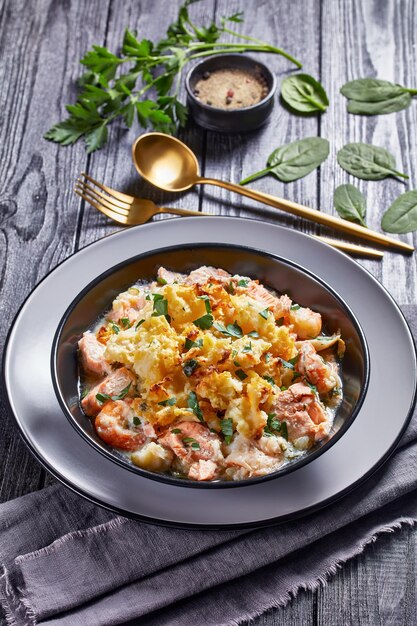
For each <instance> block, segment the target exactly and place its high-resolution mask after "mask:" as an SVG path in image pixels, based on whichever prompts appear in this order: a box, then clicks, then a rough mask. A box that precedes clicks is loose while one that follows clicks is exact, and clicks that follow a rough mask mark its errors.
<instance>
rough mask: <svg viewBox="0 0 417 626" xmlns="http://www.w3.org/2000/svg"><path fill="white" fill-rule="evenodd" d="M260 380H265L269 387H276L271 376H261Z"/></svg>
mask: <svg viewBox="0 0 417 626" xmlns="http://www.w3.org/2000/svg"><path fill="white" fill-rule="evenodd" d="M262 378H263V379H264V380H266V382H267V383H269V384H270V385H276V382H275V380H274V379H273V378H272V376H262Z"/></svg>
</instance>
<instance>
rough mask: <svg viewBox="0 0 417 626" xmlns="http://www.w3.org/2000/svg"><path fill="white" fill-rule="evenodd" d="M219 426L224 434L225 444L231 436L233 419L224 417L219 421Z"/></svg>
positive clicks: (229, 440) (227, 443) (230, 439)
mask: <svg viewBox="0 0 417 626" xmlns="http://www.w3.org/2000/svg"><path fill="white" fill-rule="evenodd" d="M220 428H221V430H222V433H223V435H224V442H225V444H226V445H229V443H230V442H231V441H232V437H233V420H232V419H231V418H226V419H224V420H221V421H220Z"/></svg>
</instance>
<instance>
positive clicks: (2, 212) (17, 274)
mask: <svg viewBox="0 0 417 626" xmlns="http://www.w3.org/2000/svg"><path fill="white" fill-rule="evenodd" d="M2 15H3V20H2V25H3V30H2V32H1V37H0V51H1V52H0V54H1V57H2V63H1V65H0V110H1V111H2V121H3V122H4V123H3V124H2V125H1V126H0V146H2V159H1V160H0V250H1V253H0V261H1V266H0V268H1V269H0V303H1V315H0V336H1V338H2V339H1V341H2V343H3V341H4V337H5V336H6V333H7V330H8V329H9V327H10V325H11V323H12V319H13V316H14V315H15V314H16V312H17V310H18V308H19V306H20V304H21V303H22V301H23V299H24V298H25V297H26V295H27V294H28V293H29V292H30V290H31V289H32V288H33V287H34V285H35V284H36V283H37V282H38V281H39V280H40V279H41V278H43V276H44V275H45V274H46V273H47V272H48V271H49V270H50V269H51V268H53V267H54V266H55V265H57V263H59V262H60V261H61V260H62V259H64V258H65V257H67V256H68V255H69V254H70V253H71V252H72V251H73V247H74V233H75V231H76V223H77V205H76V204H74V203H73V199H72V192H71V186H70V184H69V181H71V179H72V178H74V176H75V172H76V171H78V169H79V167H80V165H81V164H82V163H84V162H85V154H84V150H83V148H82V146H76V147H74V148H72V149H71V150H63V149H62V148H60V147H58V146H57V145H55V144H52V143H49V142H46V141H44V140H43V139H42V135H43V133H44V132H45V131H46V130H47V129H48V128H49V126H50V125H52V124H53V123H55V122H56V121H58V120H59V118H60V117H61V116H62V115H63V112H64V106H63V105H64V104H65V103H67V102H69V101H70V100H71V99H72V98H73V94H74V79H75V77H76V76H77V74H78V59H79V58H80V57H81V55H82V54H83V52H84V50H85V49H86V47H87V46H88V45H91V44H92V43H93V42H97V41H100V39H101V38H102V34H103V32H105V29H106V21H107V2H99V1H98V0H97V1H95V2H94V1H93V2H89V3H87V4H86V3H71V4H69V5H67V4H64V3H62V2H52V1H49V0H37V1H34V2H33V3H32V5H31V10H27V3H26V2H24V0H16V1H13V2H11V1H9V2H8V3H7V6H6V8H5V10H4V12H3V14H2ZM45 314H47V311H46V312H45ZM1 405H2V406H1V408H0V412H1V413H0V464H1V471H0V497H1V499H2V500H6V499H10V498H12V497H15V496H18V495H21V494H23V493H26V492H28V491H32V490H34V489H37V488H38V486H39V484H40V481H41V478H42V472H41V469H40V466H39V465H38V463H37V462H35V460H34V459H33V458H32V457H31V456H30V455H29V453H28V452H27V451H26V448H25V447H24V445H23V443H22V442H21V441H20V438H19V436H18V431H17V428H16V426H15V425H14V423H13V420H12V417H11V415H10V413H9V411H8V410H7V409H6V407H5V405H4V403H3V402H2V403H1Z"/></svg>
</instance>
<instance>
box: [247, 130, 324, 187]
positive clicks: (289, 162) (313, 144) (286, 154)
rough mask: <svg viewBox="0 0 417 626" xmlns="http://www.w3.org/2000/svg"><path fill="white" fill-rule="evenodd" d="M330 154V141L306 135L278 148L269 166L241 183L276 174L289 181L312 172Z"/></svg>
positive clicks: (286, 181)
mask: <svg viewBox="0 0 417 626" xmlns="http://www.w3.org/2000/svg"><path fill="white" fill-rule="evenodd" d="M328 156H329V142H328V141H327V139H323V138H322V137H306V138H305V139H299V140H298V141H293V142H291V143H288V144H286V145H284V146H281V147H280V148H277V149H276V150H274V152H272V154H270V155H269V157H268V161H267V167H266V168H265V169H263V170H261V171H259V172H256V173H255V174H252V175H251V176H248V177H247V178H245V179H244V180H241V181H240V183H239V184H240V185H246V183H248V182H250V181H251V180H254V179H255V178H260V177H261V176H265V175H266V174H274V176H276V177H277V178H278V179H279V180H282V181H283V182H285V183H289V182H291V181H293V180H297V179H298V178H303V176H307V174H310V172H312V171H313V170H314V169H316V167H318V166H319V165H321V163H323V161H325V160H326V159H327V157H328Z"/></svg>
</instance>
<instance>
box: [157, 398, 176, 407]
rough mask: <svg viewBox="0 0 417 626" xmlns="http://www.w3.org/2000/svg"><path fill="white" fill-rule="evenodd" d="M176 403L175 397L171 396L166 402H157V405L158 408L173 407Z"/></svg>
mask: <svg viewBox="0 0 417 626" xmlns="http://www.w3.org/2000/svg"><path fill="white" fill-rule="evenodd" d="M176 401H177V398H176V397H175V396H172V398H168V399H167V400H162V401H161V402H158V404H159V405H160V406H174V404H175V403H176Z"/></svg>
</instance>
